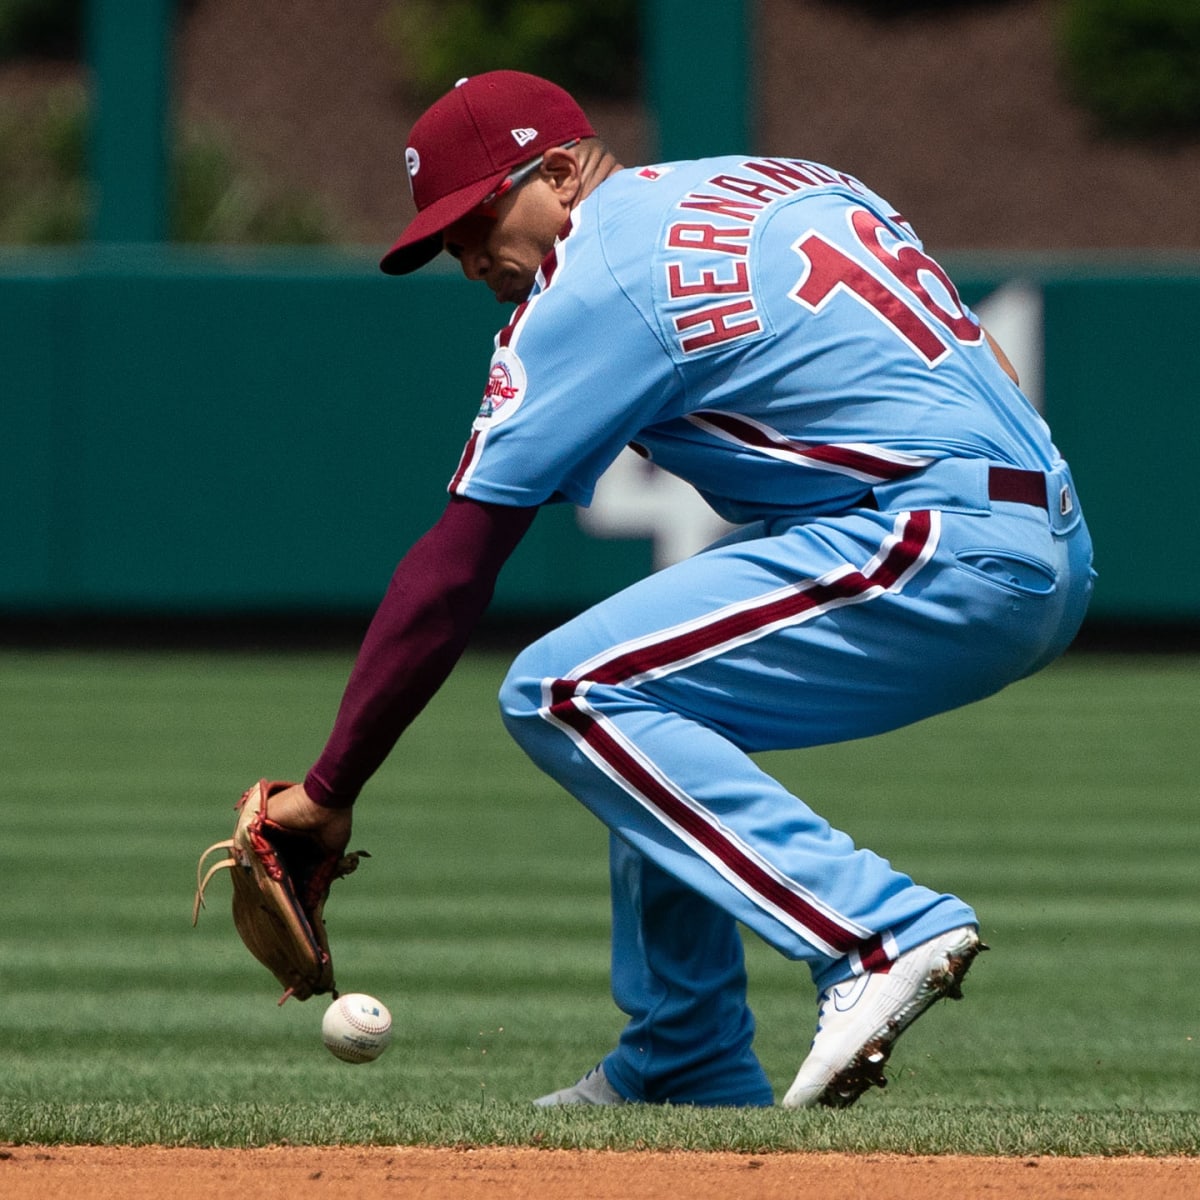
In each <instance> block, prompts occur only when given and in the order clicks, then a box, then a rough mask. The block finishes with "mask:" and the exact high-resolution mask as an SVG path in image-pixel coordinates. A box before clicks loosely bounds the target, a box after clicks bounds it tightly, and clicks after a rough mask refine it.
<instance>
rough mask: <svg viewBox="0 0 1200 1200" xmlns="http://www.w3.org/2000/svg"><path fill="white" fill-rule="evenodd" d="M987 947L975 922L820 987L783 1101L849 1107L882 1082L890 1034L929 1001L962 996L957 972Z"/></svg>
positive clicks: (794, 1104)
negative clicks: (813, 1028)
mask: <svg viewBox="0 0 1200 1200" xmlns="http://www.w3.org/2000/svg"><path fill="white" fill-rule="evenodd" d="M986 949H987V946H985V945H984V944H983V942H981V941H980V940H979V934H978V932H977V931H976V929H975V928H974V926H963V927H962V928H960V929H952V930H950V932H949V933H943V934H939V935H938V936H937V937H935V938H931V939H930V940H929V941H928V942H923V943H922V944H921V945H920V946H914V947H913V949H911V950H907V951H905V952H904V953H903V954H901V955H900V957H899V958H897V959H896V961H895V962H893V963H892V964H891V966H890V967H889V968H888V969H887V970H886V971H869V972H867V973H866V974H864V975H859V976H857V977H856V978H854V979H848V980H846V981H845V982H844V983H837V984H834V985H833V986H832V987H829V988H826V989H825V991H823V992H822V993H821V995H820V997H819V999H818V1017H817V1033H816V1036H815V1037H814V1038H813V1043H812V1049H811V1050H810V1051H809V1053H808V1057H807V1058H806V1059H805V1060H804V1062H803V1063H802V1064H801V1066H800V1071H799V1073H798V1074H797V1075H796V1079H795V1081H794V1082H793V1083H792V1086H791V1087H790V1088H788V1091H787V1095H785V1096H784V1098H783V1107H784V1108H811V1107H812V1106H813V1105H816V1104H824V1105H827V1106H828V1107H830V1108H849V1107H850V1105H851V1104H853V1103H854V1102H855V1101H856V1100H857V1099H858V1098H859V1096H861V1095H862V1094H863V1092H865V1091H866V1090H867V1089H868V1088H870V1087H884V1086H885V1085H886V1084H887V1079H886V1078H885V1077H884V1074H883V1066H884V1063H886V1062H887V1060H888V1055H890V1054H891V1052H892V1047H893V1046H894V1045H895V1043H896V1039H897V1038H898V1037H899V1036H900V1035H901V1034H902V1033H903V1032H904V1031H905V1030H906V1029H907V1028H908V1027H909V1026H910V1025H911V1024H912V1023H913V1022H914V1021H915V1020H916V1019H917V1018H918V1017H919V1016H920V1015H921V1014H922V1013H923V1012H925V1010H926V1009H928V1008H929V1007H930V1006H931V1005H932V1004H933V1003H934V1002H935V1001H937V1000H941V999H942V998H943V997H945V998H947V999H950V1000H961V999H962V990H961V987H960V985H961V984H962V981H963V977H964V976H965V975H966V973H967V971H968V969H969V968H970V966H971V963H972V962H973V961H974V959H975V956H976V955H977V954H979V952H980V951H982V950H986Z"/></svg>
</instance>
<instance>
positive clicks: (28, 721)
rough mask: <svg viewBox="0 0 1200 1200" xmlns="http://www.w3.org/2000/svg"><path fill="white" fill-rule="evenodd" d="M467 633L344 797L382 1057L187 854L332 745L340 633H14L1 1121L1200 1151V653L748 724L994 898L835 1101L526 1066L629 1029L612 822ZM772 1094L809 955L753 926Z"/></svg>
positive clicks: (438, 1136)
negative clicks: (637, 1084) (386, 1034)
mask: <svg viewBox="0 0 1200 1200" xmlns="http://www.w3.org/2000/svg"><path fill="white" fill-rule="evenodd" d="M505 662H506V659H505V658H504V657H502V656H499V655H489V654H477V655H473V656H471V657H470V658H468V659H467V660H466V661H465V662H464V663H463V664H462V666H461V667H460V668H459V670H458V672H457V673H456V674H455V676H454V677H453V678H452V680H451V682H450V683H449V684H448V685H447V686H446V688H445V689H443V691H442V693H441V694H440V695H439V696H438V698H437V699H436V700H435V702H434V704H433V705H432V706H431V707H430V708H429V710H427V712H426V713H425V714H424V715H423V716H422V717H421V719H420V720H419V721H418V722H417V724H416V725H415V726H414V727H413V728H412V729H411V730H410V731H409V733H408V735H407V736H406V737H405V739H404V740H403V742H402V744H401V746H400V748H399V749H398V750H397V752H396V753H395V754H394V755H393V757H392V759H391V760H390V761H389V763H388V764H387V766H386V767H385V768H384V769H383V771H382V772H381V773H380V774H379V775H378V776H377V777H376V779H375V780H374V781H373V782H372V783H371V785H370V786H369V788H368V790H367V792H366V793H365V795H364V798H363V800H362V802H361V804H360V806H359V812H358V817H357V828H356V834H355V838H354V846H355V847H356V848H357V847H364V848H366V849H368V850H370V851H371V852H372V855H373V857H372V858H371V859H370V861H369V862H367V863H365V864H364V865H363V867H362V869H361V870H360V871H359V873H358V874H357V875H355V876H354V877H353V878H352V879H349V880H345V881H343V882H340V883H339V884H337V885H336V886H335V890H334V894H333V899H332V901H331V903H330V911H329V917H330V928H331V936H332V939H333V944H334V950H335V961H336V963H337V968H338V980H339V983H340V985H341V986H342V988H343V990H347V991H366V992H371V993H373V994H375V995H377V996H379V997H381V998H382V999H384V1000H385V1001H386V1002H387V1003H388V1004H389V1005H390V1006H391V1008H392V1010H393V1013H394V1015H395V1018H396V1026H397V1035H396V1039H395V1041H394V1043H393V1046H392V1048H391V1049H390V1050H389V1051H388V1052H387V1054H386V1055H384V1057H383V1058H381V1059H380V1060H379V1061H378V1062H376V1063H373V1064H370V1065H367V1066H347V1065H345V1064H342V1063H339V1062H337V1061H335V1060H334V1059H333V1058H332V1057H331V1056H330V1055H329V1054H328V1053H327V1052H326V1051H325V1050H324V1048H323V1047H322V1046H321V1043H320V1037H319V1025H320V1018H321V1014H322V1012H323V1009H324V1006H325V1001H324V1000H323V999H321V998H317V999H314V1000H310V1001H308V1002H307V1003H305V1004H299V1003H296V1002H289V1003H288V1004H286V1005H285V1006H284V1007H282V1008H279V1007H277V1006H276V1004H275V1001H276V999H277V997H278V991H279V989H278V988H277V987H276V985H275V982H274V980H273V979H272V978H271V977H270V976H269V975H268V974H267V973H266V972H265V970H264V969H263V968H261V967H260V966H258V964H257V963H255V962H253V960H251V959H250V957H249V955H248V954H247V953H246V952H245V950H244V949H243V948H242V946H241V944H240V942H239V941H238V940H237V938H236V936H235V934H234V932H233V928H232V922H231V920H230V916H229V907H228V896H229V886H228V883H227V882H226V881H225V880H224V879H219V880H218V881H217V882H216V883H214V885H213V886H212V889H211V892H210V901H209V909H208V911H207V912H206V913H205V914H204V915H202V917H201V921H200V925H199V927H198V928H197V929H192V928H191V925H190V909H191V898H192V888H193V873H194V869H195V862H196V859H197V857H198V855H199V853H200V851H201V850H203V849H204V847H205V846H207V845H209V844H210V843H211V842H214V841H216V840H218V839H219V838H222V837H226V836H228V833H229V830H230V828H231V826H232V819H233V810H232V806H233V802H234V800H235V799H236V798H237V796H238V794H239V793H240V792H241V790H242V789H243V788H244V787H245V786H247V785H248V784H249V783H250V782H252V781H253V780H254V779H256V778H257V777H258V776H259V775H261V774H264V773H265V774H269V775H277V776H283V777H289V776H291V777H294V776H297V775H298V774H299V773H301V772H302V771H303V770H304V769H305V767H306V766H307V765H308V763H309V762H310V761H311V759H312V758H313V757H315V755H316V753H317V752H318V751H319V749H320V746H321V744H322V741H323V739H324V736H325V734H326V732H327V730H328V726H329V723H330V721H331V719H332V716H333V712H334V709H335V706H336V703H337V700H338V698H339V696H340V694H341V688H342V685H343V682H344V679H345V676H346V673H347V671H348V668H349V663H350V658H349V655H340V654H332V653H324V654H309V655H303V654H277V655H239V654H232V653H227V654H211V655H205V654H198V653H173V654H149V653H147V654H116V653H112V654H106V653H67V652H61V653H51V652H46V653H41V652H11V651H10V652H4V653H2V654H0V729H2V731H3V732H2V737H0V768H2V769H0V778H2V779H3V786H4V789H5V803H4V808H3V812H4V832H3V836H2V837H0V914H2V917H3V920H2V923H0V1142H10V1143H12V1142H17V1143H29V1142H35V1143H37V1142H54V1143H61V1142H111V1143H134V1144H136V1143H147V1142H159V1143H165V1144H186V1145H250V1144H265V1143H273V1142H279V1141H284V1140H286V1141H290V1142H292V1143H332V1142H375V1143H389V1144H396V1143H432V1144H482V1143H493V1142H499V1143H507V1142H511V1143H515V1144H532V1145H554V1146H560V1145H561V1146H576V1145H579V1146H614V1147H625V1146H664V1147H665V1146H672V1147H673V1146H682V1147H703V1148H720V1147H729V1148H733V1149H746V1150H755V1151H763V1150H770V1149H799V1148H805V1149H842V1150H892V1151H902V1152H916V1153H941V1152H949V1151H960V1152H967V1153H1011V1154H1018V1153H1019V1154H1033V1153H1059V1154H1082V1153H1109V1154H1123V1153H1150V1154H1168V1153H1176V1154H1197V1153H1200V1006H1198V1004H1197V1000H1196V993H1197V984H1198V983H1200V973H1198V969H1197V933H1198V932H1200V903H1198V901H1200V895H1198V892H1200V888H1198V881H1200V870H1198V867H1197V863H1198V862H1200V822H1197V820H1196V799H1197V778H1198V776H1200V770H1198V767H1200V749H1198V748H1197V742H1196V718H1197V715H1198V714H1200V660H1197V659H1195V658H1188V657H1179V658H1174V659H1166V658H1145V659H1141V658H1134V657H1120V656H1088V655H1071V656H1068V658H1067V659H1065V660H1064V661H1062V662H1060V663H1059V664H1057V665H1055V666H1054V667H1052V668H1050V669H1049V670H1048V671H1046V672H1044V673H1043V674H1041V675H1040V676H1038V677H1036V678H1035V679H1032V680H1027V681H1025V682H1023V683H1021V684H1019V685H1016V686H1015V687H1013V688H1011V689H1009V690H1008V691H1007V692H1005V693H1003V694H1002V695H1000V696H998V697H995V698H993V699H991V700H989V701H986V702H984V703H982V704H979V705H976V706H974V707H972V708H969V709H966V710H963V711H961V712H958V713H953V714H949V715H947V716H944V717H940V718H937V719H935V720H932V721H928V722H925V723H923V724H921V725H918V726H916V727H914V728H913V729H910V730H907V731H904V732H902V733H899V734H894V735H890V736H888V737H884V738H878V739H873V740H870V741H866V742H859V743H854V744H851V745H847V746H841V747H834V748H828V749H822V750H818V751H806V752H803V753H795V754H774V755H767V756H763V762H764V764H765V765H767V766H769V768H770V769H771V770H773V771H775V772H777V773H779V774H780V775H781V776H782V777H784V778H785V779H786V780H787V782H788V783H789V785H790V786H792V787H793V788H794V789H795V790H796V791H797V792H798V793H799V794H801V795H803V796H804V797H805V798H806V799H807V800H809V801H810V802H811V803H812V804H813V805H814V807H816V808H818V809H819V810H820V811H822V812H823V813H825V814H826V815H827V816H828V817H829V818H830V819H831V820H832V821H833V822H834V823H835V824H837V825H840V826H841V827H843V828H845V829H847V830H848V831H850V832H851V833H852V834H853V835H854V836H855V837H856V838H857V839H858V840H859V841H860V843H865V844H868V845H871V846H872V847H873V848H875V849H877V850H879V851H880V852H881V853H883V854H885V855H886V856H888V857H889V858H891V860H892V861H893V862H894V863H895V864H896V865H898V866H899V867H901V868H902V869H904V870H907V871H909V872H910V873H912V874H915V875H917V876H918V877H919V878H920V879H921V880H922V881H923V882H926V883H928V884H930V885H931V886H934V887H940V888H944V889H946V890H951V891H956V892H959V893H961V894H962V895H963V896H964V897H965V898H967V899H968V900H970V901H971V902H972V903H973V904H974V905H975V906H976V908H977V910H978V912H979V914H980V917H981V920H982V922H983V927H984V934H985V937H986V938H987V940H988V941H989V942H990V943H991V945H992V947H993V952H992V953H991V954H988V955H986V956H985V957H983V958H982V959H980V961H979V962H978V964H977V965H976V967H975V968H974V970H973V971H972V974H971V976H970V978H969V980H968V983H967V989H966V991H967V999H966V1001H965V1002H964V1003H961V1004H945V1005H942V1006H940V1007H939V1008H938V1009H937V1010H936V1011H935V1012H933V1013H931V1014H930V1015H929V1016H928V1017H926V1018H925V1019H924V1020H922V1021H921V1022H920V1023H919V1024H918V1025H917V1026H915V1027H914V1029H913V1030H912V1031H911V1032H910V1033H909V1034H907V1035H906V1036H905V1038H904V1039H903V1040H902V1041H901V1042H900V1044H899V1046H898V1048H897V1050H896V1052H895V1055H894V1056H893V1059H892V1070H891V1076H892V1086H891V1087H889V1088H888V1089H887V1090H886V1091H884V1092H876V1093H874V1094H871V1095H868V1096H867V1097H866V1098H864V1100H863V1101H862V1102H861V1103H860V1104H859V1105H858V1106H857V1107H856V1108H854V1109H852V1110H849V1111H847V1112H841V1113H834V1112H826V1111H821V1112H813V1113H790V1112H789V1113H785V1112H783V1111H781V1110H770V1111H761V1112H736V1111H715V1112H705V1111H700V1110H688V1109H670V1108H667V1109H661V1108H645V1109H643V1108H640V1107H635V1108H632V1109H623V1110H622V1109H612V1110H585V1111H559V1112H546V1111H543V1110H536V1109H534V1108H533V1107H532V1106H530V1105H529V1104H528V1103H527V1101H528V1099H529V1098H530V1097H532V1096H535V1095H538V1094H540V1093H541V1092H543V1091H546V1090H549V1089H551V1088H553V1087H556V1086H559V1085H562V1084H564V1083H567V1082H570V1081H572V1080H573V1079H574V1078H575V1077H576V1076H577V1075H578V1074H579V1073H581V1072H582V1071H583V1070H585V1069H586V1068H588V1067H590V1066H591V1065H592V1064H593V1063H594V1062H596V1061H597V1059H598V1058H599V1057H600V1056H601V1055H602V1054H603V1053H604V1052H605V1051H606V1050H607V1049H608V1048H609V1046H610V1045H611V1044H612V1041H613V1039H614V1037H615V1036H616V1034H617V1032H618V1030H619V1028H620V1025H621V1015H620V1014H619V1013H618V1012H617V1011H616V1010H615V1008H614V1007H613V1005H612V1002H611V1000H610V998H609V995H608V960H607V933H608V906H607V866H606V833H605V831H604V830H603V829H602V828H601V827H600V826H599V825H598V824H597V823H596V822H595V821H594V820H593V819H592V818H591V817H590V816H589V815H587V814H586V813H585V812H583V810H582V809H580V808H578V807H577V806H576V804H575V802H574V801H573V800H571V799H570V798H569V797H568V796H565V795H563V794H562V793H560V792H559V791H558V790H557V788H556V787H555V786H554V785H553V784H551V783H550V782H549V781H548V780H547V779H545V778H543V777H542V776H541V775H540V774H539V773H538V772H537V771H536V770H535V769H534V768H533V767H532V766H530V765H529V764H528V763H527V762H526V761H525V760H524V758H523V756H522V755H521V753H520V751H518V750H517V749H516V748H515V746H513V745H511V744H510V743H509V741H508V739H507V736H506V735H505V733H504V731H503V729H502V728H501V725H500V721H499V718H498V716H497V714H496V708H495V703H494V695H495V691H496V688H497V686H498V684H499V681H500V679H501V677H502V675H503V671H504V667H505ZM747 942H748V945H747V952H748V957H749V960H750V971H751V981H752V982H751V995H752V1001H753V1004H754V1007H755V1011H756V1013H757V1015H758V1019H759V1038H758V1049H759V1053H760V1056H761V1058H762V1060H763V1062H764V1065H765V1066H766V1068H767V1070H768V1072H769V1074H770V1076H771V1078H772V1081H773V1083H774V1084H775V1087H776V1091H777V1094H782V1092H783V1090H784V1089H785V1088H786V1087H787V1085H788V1083H789V1082H790V1080H791V1076H792V1074H793V1073H794V1071H795V1068H796V1066H797V1065H798V1063H799V1061H800V1059H801V1057H802V1056H803V1054H804V1052H805V1050H806V1049H807V1044H808V1041H809V1039H810V1037H811V1035H812V1025H813V1019H814V1016H815V1009H814V995H813V989H812V985H811V983H809V981H808V979H807V972H806V971H804V969H803V968H801V967H799V966H797V965H796V964H791V963H788V962H785V961H784V960H782V959H780V958H779V957H778V956H777V955H775V954H774V952H772V951H770V950H768V949H767V948H766V947H765V946H763V945H762V944H761V943H759V942H757V940H756V939H754V938H753V937H752V936H751V935H748V936H747Z"/></svg>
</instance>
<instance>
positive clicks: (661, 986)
mask: <svg viewBox="0 0 1200 1200" xmlns="http://www.w3.org/2000/svg"><path fill="white" fill-rule="evenodd" d="M610 863H611V871H612V895H613V935H612V988H613V998H614V999H615V1000H616V1002H617V1006H618V1007H619V1008H620V1009H621V1010H622V1011H623V1012H625V1013H626V1014H628V1015H629V1018H630V1019H629V1024H628V1025H626V1027H625V1030H624V1032H623V1033H622V1035H621V1040H620V1044H619V1046H618V1047H617V1049H616V1050H615V1051H614V1052H613V1053H612V1054H610V1055H609V1056H608V1057H607V1058H606V1059H605V1062H604V1068H605V1071H606V1073H607V1076H608V1079H609V1080H610V1082H611V1083H612V1084H613V1086H614V1087H615V1088H616V1089H617V1090H618V1091H619V1092H620V1093H621V1094H622V1095H624V1096H627V1097H635V1098H638V1099H645V1100H649V1101H651V1102H654V1101H658V1100H670V1101H672V1102H673V1103H675V1104H704V1105H735V1106H753V1105H770V1104H771V1103H772V1101H773V1096H772V1092H771V1086H770V1084H769V1083H768V1082H767V1077H766V1075H765V1074H764V1072H763V1069H762V1067H761V1066H760V1065H759V1062H758V1059H757V1058H756V1056H755V1054H754V1051H753V1050H752V1049H751V1042H752V1041H753V1038H754V1019H753V1017H752V1016H751V1014H750V1010H749V1008H748V1007H747V1005H746V971H745V963H744V959H743V952H742V940H741V935H740V934H739V932H738V929H737V923H736V922H735V921H734V920H733V918H732V917H730V916H729V915H728V914H727V913H725V912H723V911H722V910H721V909H718V908H716V907H714V905H713V904H712V902H711V901H709V900H706V899H705V898H704V897H702V896H700V895H699V894H698V893H696V892H694V891H692V889H691V888H688V887H686V886H684V885H683V884H681V883H680V882H679V881H678V880H677V879H676V878H675V877H674V876H673V875H669V874H668V873H667V872H665V871H663V870H662V869H661V868H660V867H657V866H655V865H654V863H652V862H650V860H649V859H647V858H645V857H644V856H643V855H641V854H639V853H637V852H636V851H635V850H633V849H631V848H630V847H629V846H628V845H626V843H625V842H623V841H622V840H621V839H620V838H618V837H616V836H613V838H612V844H611V857H610ZM648 935H649V936H648Z"/></svg>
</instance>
